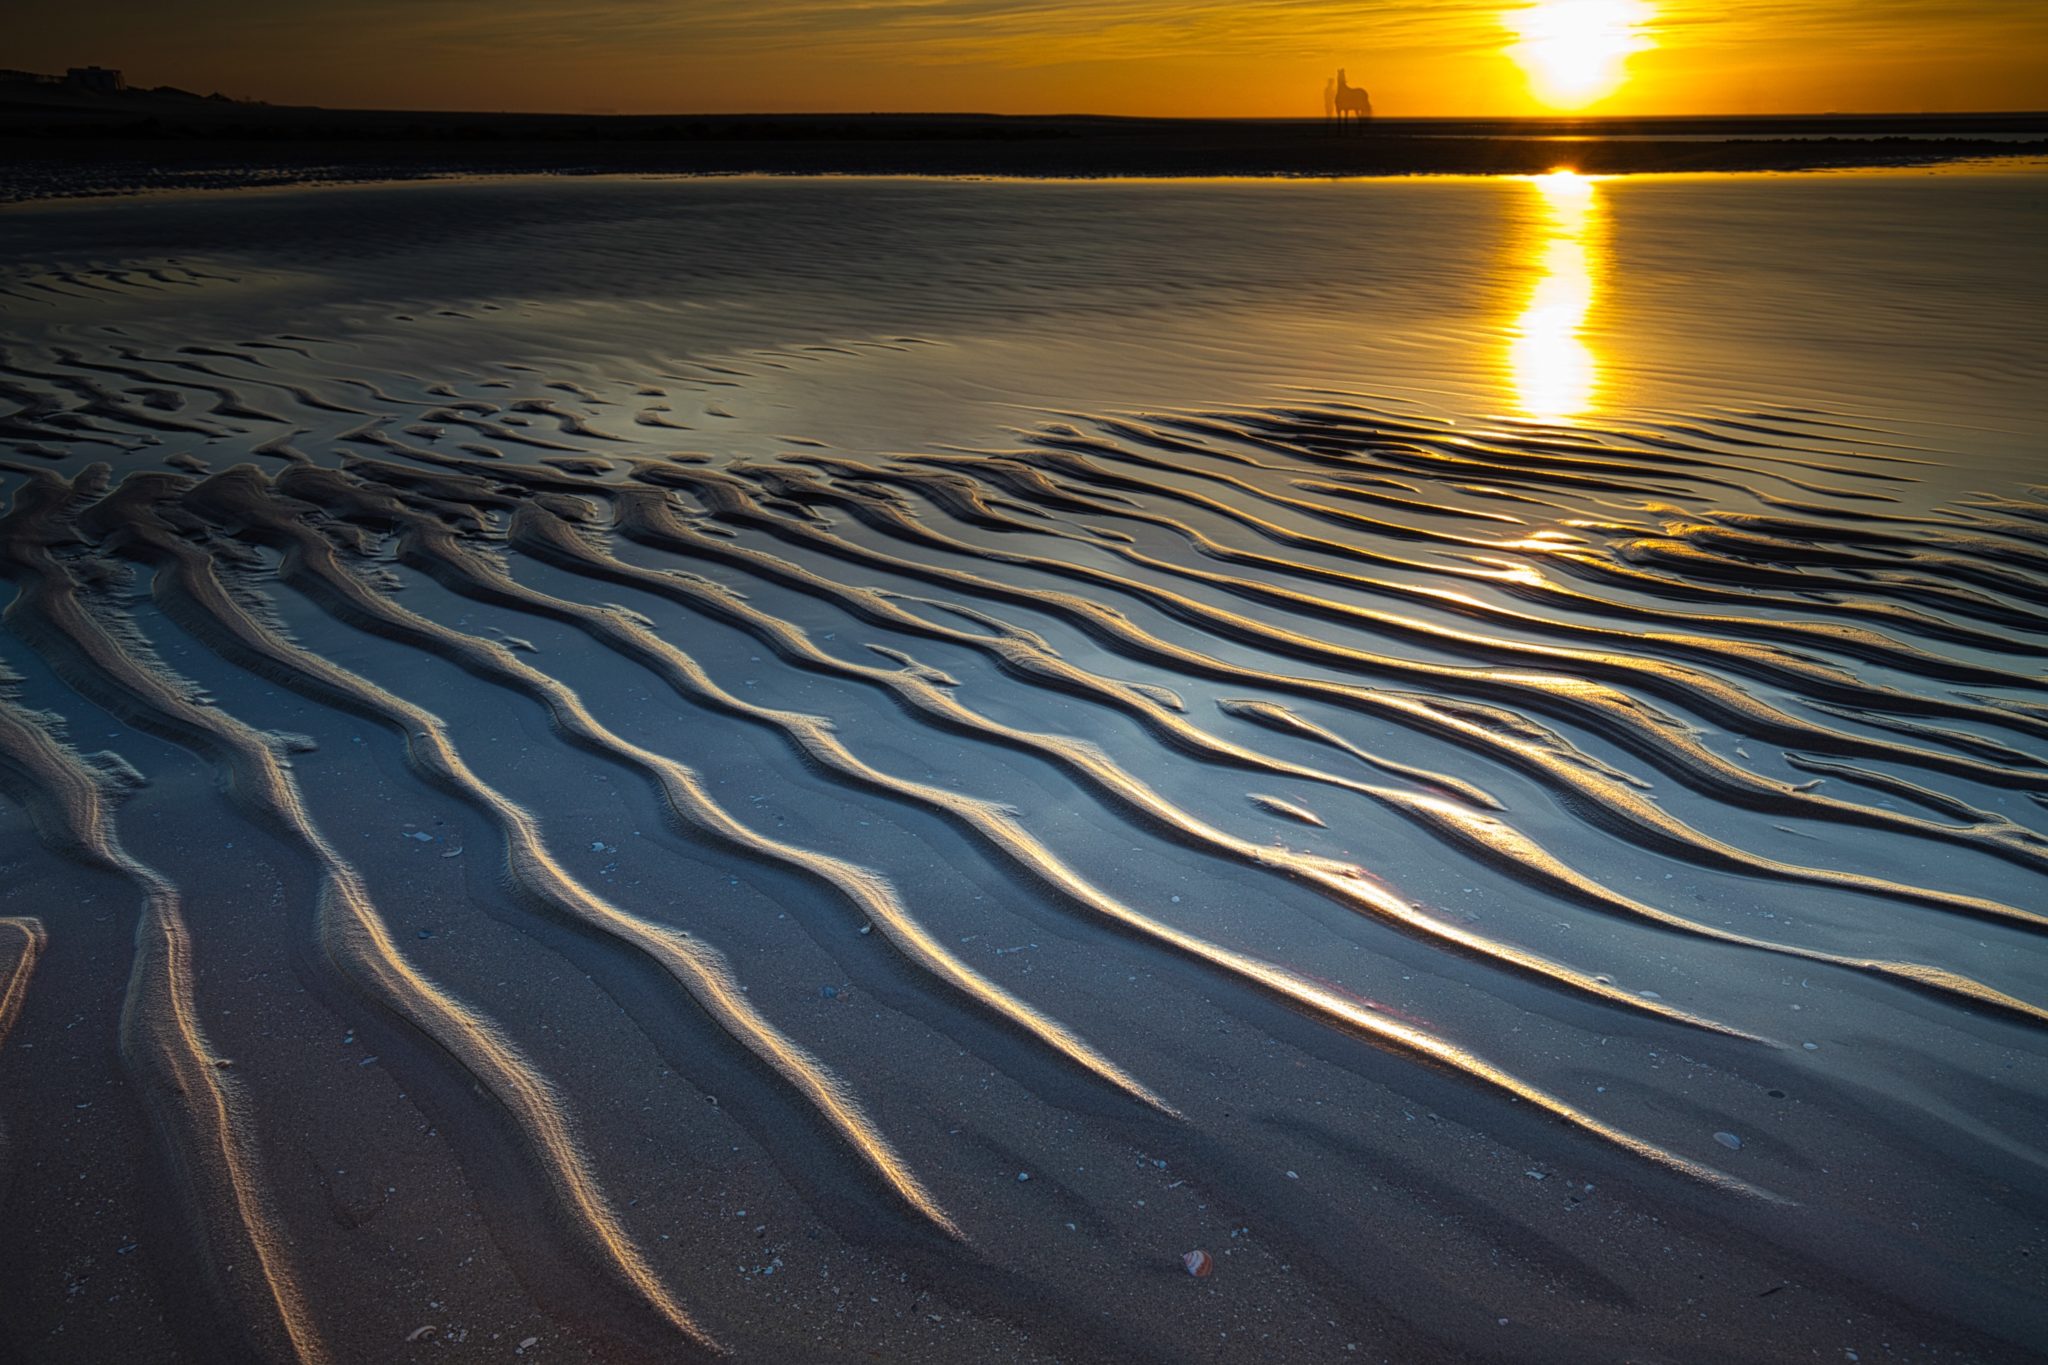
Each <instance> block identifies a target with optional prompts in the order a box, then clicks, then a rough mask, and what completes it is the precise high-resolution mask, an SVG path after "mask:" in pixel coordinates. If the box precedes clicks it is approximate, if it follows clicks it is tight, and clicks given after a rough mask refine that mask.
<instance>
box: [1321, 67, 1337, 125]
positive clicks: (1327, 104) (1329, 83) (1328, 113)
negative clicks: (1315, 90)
mask: <svg viewBox="0 0 2048 1365" xmlns="http://www.w3.org/2000/svg"><path fill="white" fill-rule="evenodd" d="M1335 117H1337V80H1336V77H1334V76H1333V77H1331V78H1330V79H1329V80H1326V81H1324V82H1323V121H1324V122H1325V123H1327V122H1329V121H1330V120H1331V119H1333V118H1335Z"/></svg>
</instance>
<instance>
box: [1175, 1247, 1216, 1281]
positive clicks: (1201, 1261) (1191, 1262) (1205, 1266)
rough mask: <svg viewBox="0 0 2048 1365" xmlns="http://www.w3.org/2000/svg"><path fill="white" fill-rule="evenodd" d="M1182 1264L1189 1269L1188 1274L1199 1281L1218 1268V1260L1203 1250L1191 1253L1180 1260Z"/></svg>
mask: <svg viewBox="0 0 2048 1365" xmlns="http://www.w3.org/2000/svg"><path fill="white" fill-rule="evenodd" d="M1180 1263H1181V1264H1182V1265H1184V1266H1186V1267H1187V1268H1188V1274H1190V1275H1192V1276H1194V1277H1195V1278H1196V1279H1198V1280H1199V1279H1201V1278H1203V1277H1204V1276H1206V1275H1207V1274H1208V1273H1209V1272H1210V1271H1212V1270H1214V1269H1215V1268H1216V1258H1215V1257H1214V1256H1211V1255H1210V1254H1209V1253H1208V1252H1206V1251H1201V1250H1196V1251H1190V1252H1189V1253H1188V1254H1187V1255H1185V1256H1183V1257H1181V1258H1180Z"/></svg>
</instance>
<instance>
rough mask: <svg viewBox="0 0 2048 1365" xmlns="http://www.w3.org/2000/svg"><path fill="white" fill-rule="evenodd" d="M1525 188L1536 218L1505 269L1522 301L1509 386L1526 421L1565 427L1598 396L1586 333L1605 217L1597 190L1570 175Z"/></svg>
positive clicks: (1600, 268) (1602, 263) (1600, 266)
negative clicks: (1519, 285)
mask: <svg viewBox="0 0 2048 1365" xmlns="http://www.w3.org/2000/svg"><path fill="white" fill-rule="evenodd" d="M1528 183H1529V186H1530V191H1529V192H1530V193H1531V194H1532V195H1534V196H1535V198H1536V204H1535V211H1534V213H1533V214H1531V215H1530V218H1529V220H1528V221H1529V227H1528V230H1527V232H1526V233H1525V234H1524V235H1522V236H1521V237H1520V239H1519V240H1518V241H1517V242H1516V244H1515V246H1514V247H1513V250H1514V252H1515V256H1514V261H1513V263H1512V265H1511V267H1510V268H1511V270H1512V272H1513V273H1514V274H1516V275H1519V276H1523V277H1526V280H1527V285H1526V288H1527V293H1526V294H1524V295H1521V298H1522V300H1523V301H1522V304H1521V311H1520V313H1519V314H1518V315H1517V316H1516V318H1515V320H1514V322H1513V323H1512V324H1511V326H1510V327H1509V340H1508V353H1507V371H1508V374H1507V378H1508V383H1509V385H1510V387H1511V388H1512V389H1513V391H1514V400H1515V405H1516V407H1517V408H1518V409H1519V410H1520V411H1521V413H1522V414H1523V415H1524V416H1527V417H1533V418H1535V419H1537V420H1538V421H1544V422H1568V421H1571V420H1572V419H1574V418H1577V417H1582V416H1584V415H1586V414H1587V413H1588V412H1590V411H1592V410H1593V408H1594V406H1595V403H1596V400H1597V398H1598V395H1599V388H1600V363H1599V357H1598V356H1596V355H1595V354H1594V351H1593V347H1592V346H1591V345H1590V344H1589V343H1588V342H1587V341H1586V338H1585V328H1586V317H1587V315H1588V314H1589V313H1590V312H1591V311H1592V308H1593V304H1594V302H1595V300H1596V298H1597V297H1598V288H1599V284H1600V281H1601V279H1602V277H1603V276H1604V274H1605V268H1606V242H1605V233H1606V224H1605V218H1604V210H1603V206H1602V204H1601V202H1600V189H1599V186H1598V185H1597V183H1596V182H1594V181H1592V180H1589V179H1587V178H1586V177H1584V176H1580V175H1574V174H1573V173H1572V172H1570V171H1559V172H1557V173H1555V174H1553V175H1546V176H1539V177H1537V178H1535V179H1533V180H1531V181H1529V182H1528Z"/></svg>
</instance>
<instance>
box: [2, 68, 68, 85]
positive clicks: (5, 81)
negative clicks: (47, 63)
mask: <svg viewBox="0 0 2048 1365" xmlns="http://www.w3.org/2000/svg"><path fill="white" fill-rule="evenodd" d="M63 83H64V82H63V80H62V78H61V77H57V76H45V75H44V74H43V73H42V72H40V71H7V70H0V85H62V84H63Z"/></svg>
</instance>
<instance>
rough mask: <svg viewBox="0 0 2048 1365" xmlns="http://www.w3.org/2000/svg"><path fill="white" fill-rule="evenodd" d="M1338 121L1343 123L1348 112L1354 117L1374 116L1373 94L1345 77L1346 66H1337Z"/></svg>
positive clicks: (1367, 117) (1365, 117) (1366, 117)
mask: <svg viewBox="0 0 2048 1365" xmlns="http://www.w3.org/2000/svg"><path fill="white" fill-rule="evenodd" d="M1336 104H1337V122H1339V123H1342V122H1343V121H1344V116H1345V115H1346V114H1349V115H1351V117H1352V118H1354V119H1369V118H1371V117H1372V96H1370V95H1368V94H1366V93H1365V91H1364V90H1363V89H1361V88H1360V87H1358V86H1355V85H1353V84H1351V83H1350V82H1349V81H1347V80H1345V79H1344V68H1342V67H1338V68H1337V98H1336Z"/></svg>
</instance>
